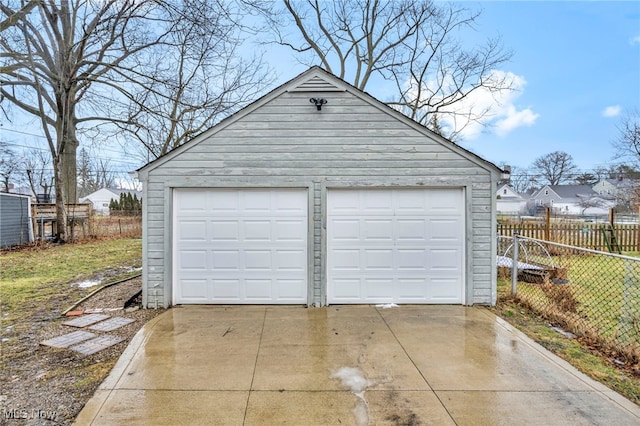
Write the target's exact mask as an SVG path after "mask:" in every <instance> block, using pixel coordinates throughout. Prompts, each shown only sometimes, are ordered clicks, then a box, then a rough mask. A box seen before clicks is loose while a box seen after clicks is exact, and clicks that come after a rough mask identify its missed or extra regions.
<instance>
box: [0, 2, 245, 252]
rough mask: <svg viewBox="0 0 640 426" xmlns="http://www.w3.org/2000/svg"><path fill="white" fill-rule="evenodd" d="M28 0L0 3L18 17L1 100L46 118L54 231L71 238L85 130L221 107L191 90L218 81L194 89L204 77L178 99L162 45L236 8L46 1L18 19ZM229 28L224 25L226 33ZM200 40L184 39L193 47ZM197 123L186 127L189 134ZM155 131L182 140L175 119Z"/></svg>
mask: <svg viewBox="0 0 640 426" xmlns="http://www.w3.org/2000/svg"><path fill="white" fill-rule="evenodd" d="M20 4H22V3H21V2H20V1H19V0H14V6H13V7H11V5H9V4H6V3H5V2H3V3H0V13H1V14H3V15H4V16H5V17H7V19H8V18H9V17H11V19H12V26H11V27H9V28H8V29H7V30H6V31H4V32H3V33H2V37H0V60H2V64H1V65H0V100H1V101H2V102H3V103H5V105H6V104H9V105H10V106H11V107H14V108H16V109H18V110H20V111H21V112H22V113H27V114H31V115H33V116H35V117H36V118H37V119H38V120H39V121H40V123H41V127H42V130H43V132H44V135H45V137H46V139H47V143H48V147H49V151H50V153H51V158H52V160H53V164H52V165H53V170H54V179H55V183H56V184H55V190H56V197H55V198H56V203H57V208H56V211H57V218H56V220H57V223H58V227H57V229H58V235H57V236H56V237H57V238H58V239H59V240H66V238H67V237H66V222H67V221H66V209H65V204H66V203H73V202H76V201H77V198H78V197H77V180H76V179H77V174H76V169H77V149H78V146H79V143H80V139H79V134H80V133H81V132H82V131H86V130H87V129H88V128H93V129H95V128H96V127H95V126H96V125H99V124H103V125H102V127H101V128H100V131H101V132H103V131H105V129H106V130H109V126H111V127H113V126H112V125H113V124H118V125H120V126H133V127H135V128H136V129H137V130H138V131H140V132H145V131H146V128H145V126H152V125H155V124H156V123H154V122H153V120H152V119H150V118H148V117H152V116H153V114H154V113H157V115H159V116H162V117H166V116H167V109H165V108H164V107H165V106H167V105H169V111H174V110H176V111H180V112H182V111H184V110H189V112H190V113H191V114H192V115H193V116H195V117H199V116H205V117H209V115H210V114H209V112H208V111H207V112H203V109H210V108H213V107H214V102H212V101H209V102H200V101H199V100H197V99H194V98H193V97H192V98H189V94H193V93H194V92H196V91H197V90H208V89H209V88H211V87H212V86H214V85H215V84H218V82H219V81H215V82H209V83H210V84H209V85H208V87H207V89H203V88H200V89H196V87H197V84H198V82H196V81H194V82H193V84H192V85H191V86H189V89H190V92H187V91H186V90H185V88H184V87H185V86H182V90H184V93H180V94H179V96H181V97H180V101H177V102H173V99H174V98H172V96H176V93H177V92H175V91H173V92H162V90H164V89H165V88H166V87H169V86H170V85H171V84H172V82H175V81H176V80H178V78H177V77H176V76H175V74H174V72H175V69H172V68H171V66H170V64H171V61H169V60H166V58H165V57H164V56H163V50H164V51H167V50H169V49H173V48H175V47H176V46H177V45H178V44H177V42H176V39H179V38H180V37H179V36H176V34H177V33H179V32H184V31H191V32H190V33H188V34H187V35H183V39H189V40H191V38H190V37H193V36H194V35H195V33H194V32H198V31H200V33H199V34H197V35H198V36H200V37H201V39H202V38H203V37H204V36H205V34H206V33H207V32H208V31H210V30H211V29H212V28H214V24H213V23H212V20H213V21H214V22H218V21H215V19H216V17H217V16H218V15H219V16H221V17H223V18H224V19H228V20H230V21H233V19H234V16H232V15H230V13H228V9H227V5H228V4H229V3H227V2H208V1H206V0H195V1H191V2H188V3H187V2H185V3H184V4H183V3H182V2H170V1H162V0H160V1H156V0H104V1H92V0H42V1H40V2H38V3H37V6H36V7H34V9H33V10H31V12H30V13H27V14H23V15H22V16H19V17H18V18H17V19H15V18H16V15H15V12H14V11H15V10H16V9H18V7H17V5H20ZM1 16H2V15H0V17H1ZM221 19H222V18H221ZM225 33H226V34H228V33H229V32H228V31H226V32H224V30H223V31H222V34H219V35H220V36H221V35H224V34H225ZM194 46H196V42H194V43H192V44H191V45H186V46H185V52H187V53H189V52H188V49H190V48H193V47H194ZM208 47H211V45H209V46H208ZM198 66H199V64H198V63H196V62H189V63H184V64H183V67H184V68H183V70H184V76H188V75H189V73H194V74H198V75H203V71H194V70H195V69H196V68H197V67H198ZM218 71H219V70H218ZM242 71H245V73H244V74H243V76H244V75H246V74H247V73H246V71H247V69H244V70H242ZM206 72H213V70H212V69H207V70H206ZM212 75H216V74H212ZM212 75H207V77H209V78H213V77H212ZM184 76H182V77H184ZM182 77H181V78H182ZM152 98H153V99H152ZM130 105H134V106H133V107H130ZM2 108H3V109H4V106H3V107H2ZM136 108H138V109H139V110H144V114H146V115H147V119H143V120H140V122H137V121H136V120H135V119H136V118H137V117H139V115H140V113H137V112H136V111H135V109H136ZM154 108H158V109H157V110H155V111H154ZM132 110H133V112H132ZM130 113H131V114H130ZM168 116H169V117H170V120H173V121H171V124H172V125H173V126H175V127H178V124H177V123H183V122H185V121H186V120H185V117H184V116H183V115H181V114H180V113H175V114H169V115H168ZM208 122H210V121H208ZM104 123H109V124H108V125H106V126H105V125H104ZM189 125H190V123H187V124H186V125H184V126H182V127H180V131H183V132H184V133H187V134H191V133H189V132H190V130H191V127H189ZM163 132H168V133H171V136H166V135H165V134H163ZM172 132H173V133H172ZM148 133H151V135H152V136H150V137H149V138H147V140H150V139H151V138H155V137H156V136H157V135H158V134H160V135H161V136H162V140H165V139H169V140H171V141H172V142H175V143H174V144H179V143H182V141H183V140H184V139H179V138H178V137H177V136H175V135H176V134H178V133H179V131H178V130H176V131H173V130H172V129H171V126H167V127H165V128H164V129H159V130H157V133H154V131H151V132H148ZM176 140H177V142H176ZM161 152H163V151H162V150H160V153H161ZM164 152H166V150H164Z"/></svg>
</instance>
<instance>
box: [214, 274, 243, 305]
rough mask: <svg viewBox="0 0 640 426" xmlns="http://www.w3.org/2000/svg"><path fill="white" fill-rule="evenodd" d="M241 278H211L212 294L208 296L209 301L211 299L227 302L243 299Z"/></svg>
mask: <svg viewBox="0 0 640 426" xmlns="http://www.w3.org/2000/svg"><path fill="white" fill-rule="evenodd" d="M240 288H241V287H240V280H239V279H233V278H232V279H220V278H212V279H211V294H209V295H208V297H207V302H209V301H210V300H211V299H214V300H220V301H225V302H231V301H241V300H242V299H241V297H240V296H241V291H240Z"/></svg>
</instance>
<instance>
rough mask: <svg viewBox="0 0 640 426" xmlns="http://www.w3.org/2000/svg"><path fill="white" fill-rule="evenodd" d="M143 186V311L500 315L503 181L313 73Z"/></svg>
mask: <svg viewBox="0 0 640 426" xmlns="http://www.w3.org/2000/svg"><path fill="white" fill-rule="evenodd" d="M318 100H322V101H321V102H317V101H318ZM139 176H140V179H141V181H142V182H143V185H144V194H143V196H144V198H145V200H147V202H146V203H145V204H144V205H143V238H144V243H143V303H144V305H145V306H147V307H150V308H153V307H167V306H170V305H173V304H306V305H308V306H324V305H327V304H355V303H364V304H369V303H411V304H418V303H420V304H424V303H447V304H466V305H472V304H494V303H495V299H496V288H495V282H496V276H495V271H496V267H495V232H496V229H495V199H494V192H495V191H494V188H495V187H496V182H497V179H498V178H499V176H500V170H499V169H498V168H497V167H496V166H495V165H493V164H491V163H489V162H487V161H485V160H483V159H481V158H479V157H478V156H476V155H474V154H472V153H470V152H469V151H466V150H464V149H463V148H461V147H459V146H457V145H456V144H454V143H452V142H450V141H448V140H446V139H444V138H442V137H440V136H438V135H436V134H434V133H432V132H430V131H429V130H428V129H426V128H425V127H423V126H422V125H420V124H418V123H416V122H414V121H412V120H411V119H409V118H407V117H405V116H404V115H402V114H400V113H398V112H397V111H395V110H393V109H391V108H389V107H388V106H386V105H385V104H383V103H381V102H379V101H377V100H376V99H374V98H372V97H371V96H369V95H368V94H366V93H364V92H362V91H360V90H358V89H356V88H355V87H353V86H351V85H349V84H347V83H345V82H344V81H342V80H340V79H339V78H337V77H335V76H333V75H332V74H330V73H327V72H326V71H324V70H322V69H321V68H318V67H314V68H311V69H310V70H308V71H307V72H305V73H303V74H301V75H299V76H298V77H296V78H294V79H293V80H291V81H289V82H288V83H286V84H284V85H283V86H281V87H279V88H278V89H276V90H274V91H273V92H271V93H269V94H267V95H266V96H264V97H263V98H261V99H259V100H257V101H256V102H254V103H253V104H251V105H250V106H248V107H246V108H245V109H243V110H241V111H240V112H238V113H236V114H235V115H233V116H231V117H229V118H228V119H226V120H224V121H222V122H221V123H219V124H218V125H216V126H215V127H213V128H212V129H210V130H208V131H207V132H205V133H203V134H201V135H200V136H198V137H196V138H195V139H193V140H192V141H190V142H188V143H187V144H185V145H183V146H181V147H179V148H177V149H176V150H174V151H172V152H170V153H169V154H167V155H165V156H164V157H161V158H159V159H157V160H155V161H153V162H151V163H149V164H147V165H146V166H144V167H143V168H141V169H140V170H139Z"/></svg>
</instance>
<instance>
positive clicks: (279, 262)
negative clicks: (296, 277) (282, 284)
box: [273, 250, 307, 273]
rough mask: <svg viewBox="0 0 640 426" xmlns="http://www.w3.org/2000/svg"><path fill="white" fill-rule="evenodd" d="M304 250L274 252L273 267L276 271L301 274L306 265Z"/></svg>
mask: <svg viewBox="0 0 640 426" xmlns="http://www.w3.org/2000/svg"><path fill="white" fill-rule="evenodd" d="M306 256H307V254H306V252H305V251H304V250H275V251H274V262H273V267H274V269H275V270H276V271H284V272H286V271H294V272H298V273H300V272H303V271H304V270H305V264H306Z"/></svg>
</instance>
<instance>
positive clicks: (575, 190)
mask: <svg viewBox="0 0 640 426" xmlns="http://www.w3.org/2000/svg"><path fill="white" fill-rule="evenodd" d="M545 189H549V190H550V191H553V192H554V193H555V194H556V195H557V196H558V197H559V198H561V199H564V200H571V199H577V198H580V197H593V196H598V193H597V192H596V191H594V190H593V188H591V186H590V185H545V186H543V187H542V188H540V190H539V191H538V192H536V193H535V194H533V195H532V196H531V198H538V196H540V195H542V193H543V191H544V190H545Z"/></svg>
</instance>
